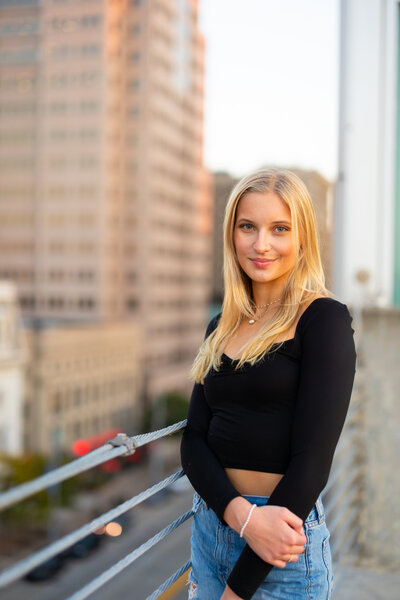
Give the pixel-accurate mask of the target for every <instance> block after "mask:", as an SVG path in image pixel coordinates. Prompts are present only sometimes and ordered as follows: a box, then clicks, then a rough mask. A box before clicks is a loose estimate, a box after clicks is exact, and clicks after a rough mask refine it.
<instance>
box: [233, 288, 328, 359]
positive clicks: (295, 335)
mask: <svg viewBox="0 0 400 600" xmlns="http://www.w3.org/2000/svg"><path fill="white" fill-rule="evenodd" d="M317 300H334V298H330V297H329V296H322V297H321V298H315V299H314V300H313V301H312V302H311V303H310V304H309V305H308V306H307V308H306V309H305V310H304V311H303V312H302V314H301V315H300V319H299V320H298V321H297V324H296V329H295V331H294V337H292V338H289V339H287V340H281V341H280V342H274V343H273V344H272V346H271V348H273V347H274V346H278V344H285V343H286V342H294V341H295V339H296V337H297V335H298V328H299V325H300V321H301V319H302V318H303V315H305V314H306V312H307V311H308V309H309V308H310V307H311V306H312V305H313V304H314V302H316V301H317ZM221 356H225V357H226V358H227V359H228V360H229V361H230V362H231V363H235V362H239V361H240V358H231V357H230V356H228V355H227V354H225V352H223V353H222V354H221Z"/></svg>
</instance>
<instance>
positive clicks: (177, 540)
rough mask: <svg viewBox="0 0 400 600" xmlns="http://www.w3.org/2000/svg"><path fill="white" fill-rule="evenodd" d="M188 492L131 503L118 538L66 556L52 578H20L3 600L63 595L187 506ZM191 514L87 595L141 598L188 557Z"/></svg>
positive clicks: (57, 599)
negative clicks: (77, 555)
mask: <svg viewBox="0 0 400 600" xmlns="http://www.w3.org/2000/svg"><path fill="white" fill-rule="evenodd" d="M191 501H192V492H191V491H184V492H179V493H178V492H167V493H166V494H165V496H164V497H163V498H162V500H161V501H160V502H158V503H157V504H154V505H150V504H148V503H143V504H140V505H139V506H137V507H135V508H133V509H132V510H131V511H129V512H130V513H132V516H133V519H132V526H131V528H129V530H128V531H127V532H123V533H122V535H121V537H120V538H114V539H112V538H109V539H106V540H104V542H103V544H102V545H101V546H100V547H99V548H98V549H96V550H94V552H93V553H92V554H91V555H90V556H88V557H87V558H82V559H75V560H73V559H69V560H68V562H67V563H66V565H65V567H64V568H63V569H62V570H61V571H60V572H59V574H57V575H56V576H55V577H54V578H53V579H51V580H48V581H46V582H38V583H31V582H27V581H19V582H16V583H15V584H13V585H10V586H8V588H6V589H5V590H4V591H2V594H1V597H2V600H21V598H29V600H63V599H65V598H68V597H69V596H70V595H71V594H72V593H73V592H75V591H77V590H78V589H80V588H81V587H82V586H83V585H85V584H86V583H88V582H89V581H91V580H92V579H93V578H95V577H96V576H97V575H99V574H100V573H102V572H103V571H104V570H106V569H107V568H109V567H110V566H111V565H112V564H114V563H115V562H117V561H118V560H120V559H121V558H123V557H124V556H125V555H126V554H128V553H129V552H132V551H133V550H134V549H135V548H136V547H137V546H139V545H140V544H142V543H143V542H145V541H146V540H147V539H148V538H150V537H152V536H153V535H154V534H155V533H157V531H159V530H160V529H162V528H163V527H165V526H166V525H168V524H169V523H170V522H172V521H173V520H174V519H175V518H177V517H178V516H179V515H181V514H183V513H184V512H186V510H189V509H190V508H191ZM190 526H191V519H189V520H188V521H186V522H185V523H183V524H182V525H180V526H179V527H178V529H177V530H175V531H173V532H171V533H170V534H169V535H168V536H167V537H166V538H165V539H163V540H162V541H161V542H159V543H158V544H157V545H156V546H155V547H154V548H151V549H150V550H149V551H148V552H147V553H146V554H144V555H142V556H141V557H139V558H138V559H137V560H136V561H135V562H134V563H133V564H132V565H129V566H128V567H127V568H126V569H124V570H123V571H122V572H120V573H119V574H118V575H116V577H115V578H113V579H112V580H110V581H109V582H107V584H106V585H105V586H104V587H103V588H102V589H100V590H98V591H96V592H95V594H93V595H92V596H91V597H93V598H96V600H109V599H110V598H114V597H116V596H117V597H118V596H120V597H121V595H122V594H126V595H127V597H129V598H131V599H132V600H135V599H137V600H144V599H145V598H146V597H147V596H148V595H149V594H150V593H151V592H152V591H153V590H154V589H156V588H157V587H158V586H159V585H160V584H161V583H162V582H163V581H164V580H165V579H167V578H168V577H169V576H170V575H171V574H172V573H173V572H174V571H175V570H176V569H178V568H179V567H180V566H181V565H182V564H184V563H185V562H186V561H187V560H188V559H189V552H190Z"/></svg>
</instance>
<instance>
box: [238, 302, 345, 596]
mask: <svg viewBox="0 0 400 600" xmlns="http://www.w3.org/2000/svg"><path fill="white" fill-rule="evenodd" d="M307 312H308V311H307ZM304 316H306V315H304ZM351 321H352V317H351V316H350V313H349V311H348V309H347V306H346V305H345V304H342V303H340V302H336V303H329V304H327V303H319V304H318V305H316V306H315V310H313V311H311V312H309V313H308V315H307V318H306V319H304V320H303V323H302V331H301V344H302V358H301V369H300V379H299V384H298V389H297V397H296V406H295V413H294V419H293V424H292V434H291V455H290V461H289V465H288V468H287V470H286V472H285V474H284V476H283V477H282V479H281V480H280V482H279V483H278V485H277V486H276V488H275V489H274V491H273V493H272V494H271V496H270V499H269V501H268V504H269V505H276V506H285V507H287V508H288V509H289V510H291V511H292V512H293V513H295V514H296V515H297V516H299V517H300V518H301V519H302V520H303V521H304V520H305V519H306V518H307V516H308V515H309V513H310V511H311V509H312V507H313V505H314V503H315V502H316V500H317V498H318V496H319V494H320V492H321V491H322V490H323V488H324V487H325V485H326V483H327V480H328V476H329V472H330V468H331V464H332V459H333V455H334V452H335V448H336V445H337V442H338V439H339V436H340V433H341V431H342V428H343V425H344V421H345V418H346V414H347V410H348V406H349V402H350V397H351V391H352V387H353V380H354V374H355V361H356V352H355V347H354V340H353V332H354V330H353V329H352V328H351ZM271 569H272V565H270V564H269V563H267V562H265V561H263V560H262V559H261V558H260V557H259V556H258V555H257V554H256V553H255V552H254V551H253V550H252V549H251V547H250V546H249V545H248V544H246V546H245V547H244V549H243V551H242V553H241V555H240V556H239V559H238V560H237V562H236V564H235V566H234V568H233V569H232V571H231V573H230V575H229V578H228V581H227V583H228V585H229V587H230V588H231V589H232V590H233V591H234V592H235V593H236V594H238V595H239V596H240V597H241V598H243V599H244V600H250V599H251V597H252V596H253V594H254V593H255V592H256V590H257V588H258V587H259V586H260V585H261V583H262V582H263V581H264V579H265V578H266V577H267V575H268V573H269V572H270V570H271Z"/></svg>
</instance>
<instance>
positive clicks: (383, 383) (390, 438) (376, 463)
mask: <svg viewBox="0 0 400 600" xmlns="http://www.w3.org/2000/svg"><path fill="white" fill-rule="evenodd" d="M361 326H362V329H361V330H360V331H359V333H360V340H359V341H360V346H359V350H358V362H359V368H358V369H359V376H360V377H361V378H362V386H363V396H364V402H365V442H366V443H365V452H366V479H365V485H366V487H365V500H366V504H365V514H364V517H365V522H364V527H363V533H362V540H361V541H362V548H363V551H362V556H361V562H362V563H364V564H367V565H374V566H377V567H382V568H387V569H390V570H400V545H399V539H400V502H399V497H400V477H399V459H400V310H399V309H383V308H368V309H364V310H363V311H362V321H361ZM357 328H358V329H359V326H357Z"/></svg>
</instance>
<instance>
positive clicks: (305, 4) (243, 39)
mask: <svg viewBox="0 0 400 600" xmlns="http://www.w3.org/2000/svg"><path fill="white" fill-rule="evenodd" d="M199 26H200V30H201V31H202V33H204V35H205V38H206V72H205V154H204V159H205V164H206V166H207V168H209V169H211V170H227V171H229V172H230V173H232V174H233V175H239V176H240V175H243V174H245V173H247V172H248V171H251V170H252V169H257V168H259V167H261V166H262V165H263V164H267V165H273V164H275V165H280V166H283V167H291V166H292V167H293V166H299V167H304V168H309V169H316V170H318V171H319V172H320V173H321V174H322V175H324V176H325V177H326V178H327V179H330V180H333V179H335V178H336V172H337V126H338V76H339V72H338V63H339V0H199Z"/></svg>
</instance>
